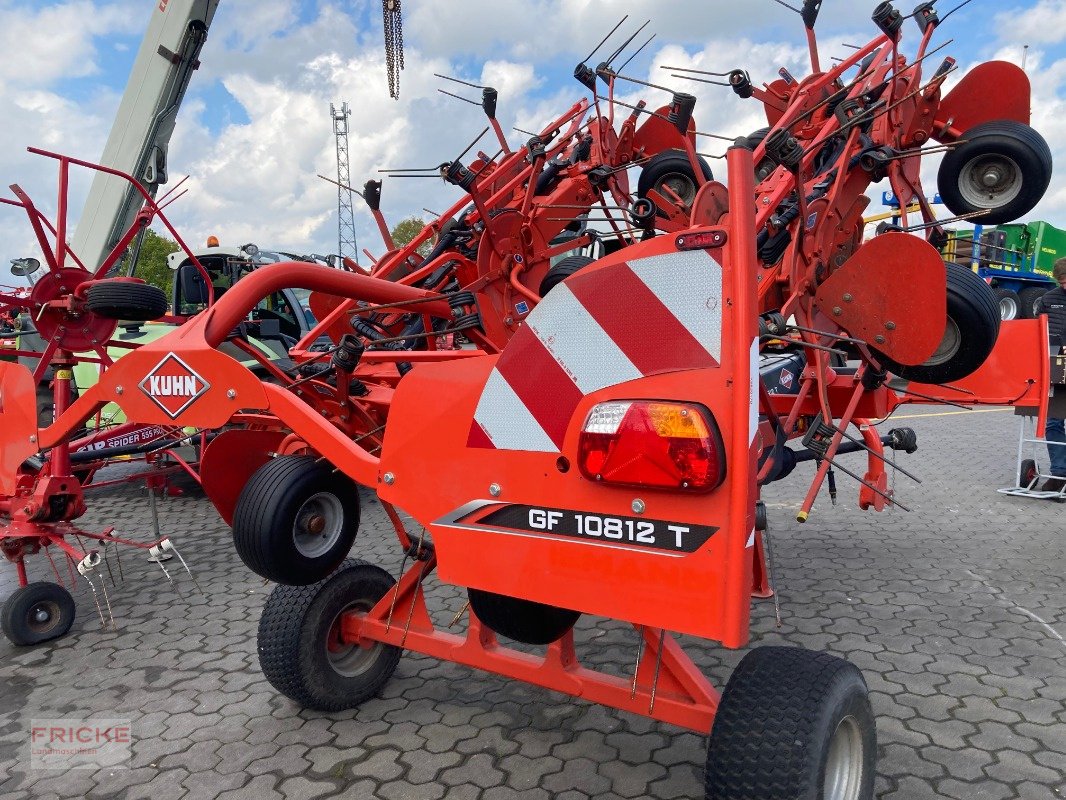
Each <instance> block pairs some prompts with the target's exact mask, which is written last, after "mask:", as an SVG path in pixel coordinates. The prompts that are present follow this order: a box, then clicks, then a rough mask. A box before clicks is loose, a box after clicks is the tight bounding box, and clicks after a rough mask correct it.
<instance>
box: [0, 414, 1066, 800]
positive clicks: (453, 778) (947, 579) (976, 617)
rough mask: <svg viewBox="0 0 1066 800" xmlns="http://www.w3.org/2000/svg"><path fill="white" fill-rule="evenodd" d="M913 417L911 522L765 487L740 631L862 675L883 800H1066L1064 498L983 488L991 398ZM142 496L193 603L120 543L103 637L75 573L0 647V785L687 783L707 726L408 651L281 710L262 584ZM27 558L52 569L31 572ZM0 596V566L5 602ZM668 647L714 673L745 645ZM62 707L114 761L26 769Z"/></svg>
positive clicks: (481, 788) (598, 791)
mask: <svg viewBox="0 0 1066 800" xmlns="http://www.w3.org/2000/svg"><path fill="white" fill-rule="evenodd" d="M912 413H920V412H918V411H915V412H912ZM901 423H902V421H901ZM908 424H912V425H913V426H914V427H915V428H917V429H918V432H919V437H920V443H921V446H922V449H921V451H920V453H919V455H917V456H914V457H909V458H908V457H906V456H904V457H903V458H905V459H907V466H908V468H909V469H911V470H912V471H916V472H917V473H918V474H919V475H920V476H921V477H922V478H923V480H924V484H923V485H922V486H920V487H914V486H913V485H910V484H909V482H906V483H905V482H904V481H903V480H902V476H900V479H899V480H897V481H896V486H897V488H898V489H900V491H901V499H902V500H903V501H904V502H905V503H909V504H910V505H912V506H913V508H914V509H915V510H914V512H913V513H911V514H906V513H904V512H901V511H898V510H893V511H889V512H886V513H883V514H880V515H878V514H873V513H865V512H862V511H859V510H858V509H857V508H856V507H855V492H854V490H853V486H852V485H851V484H850V483H849V482H848V481H849V479H847V478H846V477H844V476H843V475H841V476H840V477H839V480H840V486H841V504H840V505H839V506H837V507H836V508H832V507H830V506H829V504H828V502H823V501H821V500H820V502H819V504H818V506H816V512H815V514H814V515H813V516H812V518H811V521H810V522H808V523H807V524H806V525H799V524H797V523H796V522H795V521H794V513H795V509H796V507H797V505H798V503H799V500H800V498H801V496H802V493H803V491H804V490H805V488H806V485H807V480H808V478H809V475H810V469H809V467H803V468H801V469H800V470H798V471H797V475H794V476H792V477H791V478H790V479H789V480H787V481H784V482H781V483H778V484H776V485H774V486H772V487H770V488H769V490H768V491H767V493H766V499H767V501H768V504H769V509H770V513H771V522H772V524H773V527H774V530H775V539H774V544H775V548H776V554H777V561H778V563H777V577H778V581H779V588H780V595H781V602H782V614H783V620H784V623H783V625H782V627H781V628H776V627H775V623H774V617H773V604H772V602H768V601H758V602H757V603H756V605H755V607H754V612H753V626H752V631H753V635H752V645H753V646H755V645H759V644H773V643H780V642H789V643H792V644H797V645H802V646H805V647H810V648H824V649H827V650H830V651H833V652H835V653H838V654H840V655H843V656H846V657H847V658H850V659H851V660H852V661H854V662H855V663H856V664H857V665H858V666H859V667H860V668H861V669H862V670H863V672H864V674H865V675H866V679H867V682H868V683H869V685H870V689H871V691H872V693H873V702H874V708H875V711H876V714H877V717H878V737H879V750H880V752H879V757H880V758H879V763H878V771H879V776H878V781H877V787H878V796H879V797H881V798H883V799H884V800H924V798H933V797H946V798H960V799H964V800H980V799H981V798H996V799H997V800H998V798H1019V799H1021V800H1056V799H1058V800H1061V798H1063V797H1066V642H1064V641H1063V636H1066V610H1064V609H1066V578H1064V577H1063V576H1064V573H1066V522H1064V519H1066V506H1060V505H1055V504H1051V503H1044V502H1038V501H1027V500H1023V499H1017V498H1009V497H1005V496H1003V495H999V494H997V493H996V492H995V487H998V486H1003V485H1007V484H1008V483H1009V482H1010V481H1011V480H1012V478H1011V475H1012V473H1013V470H1014V451H1015V444H1014V443H1015V436H1016V427H1015V420H1014V419H1013V418H1012V417H1011V416H1010V415H1009V414H1008V413H1004V412H1000V411H992V412H985V413H972V414H965V413H959V414H948V415H946V416H937V417H926V416H922V417H918V418H915V419H913V420H911V422H910V423H908ZM847 458H849V459H856V457H855V456H849V457H847ZM856 463H858V464H860V465H861V459H856ZM162 508H163V510H164V517H163V525H164V529H165V530H166V532H168V533H170V534H172V535H173V537H174V540H175V541H176V542H177V543H178V544H179V547H180V548H181V550H182V553H183V554H184V555H185V557H186V558H187V559H188V560H189V562H190V564H191V566H192V567H193V569H194V571H195V573H196V576H197V579H198V581H199V583H200V585H201V586H203V587H204V589H205V590H206V592H207V596H206V597H203V596H201V595H200V594H198V593H197V592H196V589H195V587H194V586H193V584H192V582H191V581H190V580H189V579H188V577H187V576H184V575H183V574H182V575H175V582H176V588H173V589H172V588H171V586H170V585H169V584H168V582H167V580H166V579H165V578H164V577H163V575H162V573H161V572H159V570H158V569H157V568H156V567H154V566H152V565H150V564H147V563H145V562H144V560H143V556H139V555H135V554H133V553H132V552H130V551H126V553H125V554H124V557H123V571H124V573H125V578H126V579H125V581H124V583H123V584H122V585H120V586H119V587H118V588H117V589H113V590H112V592H111V602H112V605H113V607H114V610H115V617H116V620H117V623H118V629H117V630H114V631H112V630H107V631H105V630H101V624H100V620H99V618H98V617H97V615H96V610H95V607H94V605H93V601H92V597H91V594H89V593H88V591H87V589H85V588H84V587H82V588H81V589H80V590H79V591H78V592H77V599H78V614H79V618H78V620H77V621H76V622H75V626H74V630H73V632H72V634H71V635H69V636H68V637H66V638H65V639H63V640H61V641H59V642H56V643H53V644H49V645H45V646H41V647H37V648H34V649H17V648H14V647H12V646H11V645H9V644H8V643H7V642H6V641H4V642H2V643H0V800H16V799H17V798H31V797H32V798H45V797H81V796H88V797H92V798H104V797H115V798H127V799H128V800H132V799H133V798H141V797H144V798H151V800H169V799H170V798H187V799H188V800H192V799H193V798H204V799H205V800H206V799H208V798H253V800H267V799H268V798H272V797H290V798H321V797H341V796H344V797H352V798H372V797H373V798H383V799H385V800H399V798H408V799H411V800H421V799H423V798H425V800H436V798H442V797H447V798H449V800H452V799H453V798H456V799H462V798H470V800H507V799H508V798H531V799H532V800H537V799H538V798H558V799H559V800H584V799H585V798H635V797H652V798H662V799H663V800H667V799H668V798H696V797H701V796H702V795H701V794H700V791H701V789H700V787H701V785H702V775H701V773H702V764H703V760H704V746H705V743H704V739H703V738H702V737H699V736H696V735H694V734H690V733H686V732H683V731H679V730H677V729H674V728H671V727H670V726H668V725H663V724H659V723H656V722H652V721H648V720H645V719H641V718H638V717H634V716H630V715H627V714H624V713H621V712H615V711H612V710H609V709H605V708H602V707H598V706H593V705H589V704H587V703H585V702H582V701H575V700H572V699H570V698H565V697H562V696H559V695H556V694H553V693H550V692H547V691H542V690H539V689H534V688H532V687H529V686H525V685H522V684H517V683H512V682H508V681H506V680H503V679H500V678H496V677H493V676H490V675H485V674H481V673H475V672H471V671H469V670H466V669H465V668H462V667H458V666H455V665H452V664H441V663H439V662H436V661H434V660H432V659H429V658H424V657H421V656H417V655H406V656H405V657H404V658H403V659H402V661H401V662H400V666H399V669H398V670H397V673H396V675H395V677H394V678H393V680H392V682H391V683H390V684H389V685H388V686H387V687H386V689H385V691H384V693H383V695H382V697H381V698H379V699H375V700H372V701H370V702H368V703H366V704H365V705H364V706H363V707H362V708H360V709H358V710H355V711H351V712H346V713H338V714H329V715H326V714H319V713H313V712H307V711H302V710H300V709H298V708H296V707H295V706H294V705H293V704H292V703H291V702H289V701H288V700H286V699H285V698H282V697H279V696H278V695H277V694H276V693H275V692H274V691H273V689H272V688H271V687H270V686H269V685H268V684H266V682H265V681H264V680H263V679H262V677H261V675H260V674H259V668H258V663H257V659H256V655H255V629H256V625H257V622H258V617H259V609H260V607H261V605H262V603H263V600H264V598H265V596H266V594H267V593H268V592H269V590H270V587H269V586H265V585H264V584H263V583H262V581H260V580H259V579H257V578H255V577H254V576H253V575H251V574H250V573H249V572H248V571H247V570H245V569H244V567H243V566H242V565H241V564H240V563H239V561H238V560H237V559H236V557H235V556H234V554H233V551H232V548H231V546H230V544H229V541H228V539H229V533H228V531H227V530H226V528H225V527H224V526H223V525H222V524H221V523H220V522H219V520H218V518H217V516H216V515H215V513H214V511H213V509H212V508H211V506H210V504H209V503H207V502H206V501H205V500H204V499H203V498H202V497H198V496H196V495H190V496H188V497H185V498H180V499H174V500H167V501H166V502H165V503H164V504H163V506H162ZM148 520H149V516H148V513H147V504H146V501H145V500H144V497H143V494H142V493H138V492H137V491H135V490H132V489H123V490H119V491H112V492H109V493H107V494H103V493H101V494H100V495H99V496H98V498H97V500H96V502H94V503H93V504H92V510H91V511H90V514H89V515H88V517H87V519H86V525H93V524H96V525H102V524H103V523H104V522H107V523H108V524H114V525H116V527H117V529H118V531H119V532H120V533H121V534H124V535H129V536H132V537H135V538H136V537H144V538H148V536H149V528H148V525H149V522H148ZM390 535H391V534H390V529H389V527H388V525H387V523H386V522H385V520H384V517H383V515H382V513H381V510H380V507H379V506H376V505H373V504H371V505H368V507H367V513H366V517H365V523H364V528H363V530H362V532H361V533H360V537H359V540H358V541H357V547H356V552H357V553H358V554H359V555H360V556H362V557H364V558H367V559H368V560H371V561H374V562H377V563H380V564H381V565H382V566H384V567H386V568H387V569H390V570H392V571H394V572H395V571H396V570H397V569H398V567H399V558H398V556H397V553H396V552H395V549H396V548H395V547H394V546H393V542H392V540H391V539H390V538H389V537H390ZM112 563H113V562H112ZM173 564H174V562H171V564H168V568H170V569H171V572H172V573H173V572H174V571H175V570H174V568H173ZM31 572H32V573H33V574H34V575H35V576H36V577H38V578H40V579H43V578H47V577H48V575H47V572H48V564H47V561H43V560H41V559H37V560H35V561H34V562H33V563H32V565H31ZM14 585H15V579H14V570H13V569H10V568H7V567H6V566H5V567H4V568H3V569H2V570H0V595H6V594H7V593H8V592H9V591H10V590H11V589H12V588H13V587H14ZM430 597H431V603H432V604H433V606H434V608H439V609H441V611H440V615H439V617H438V619H444V620H446V619H447V618H448V616H449V615H450V614H452V613H454V611H456V610H458V608H460V607H461V604H462V594H461V592H460V590H458V589H455V588H453V587H437V588H435V589H433V590H432V591H431V592H430ZM593 624H594V623H593V621H590V620H587V619H583V620H582V621H581V622H580V623H579V633H578V645H579V652H584V653H585V654H586V655H585V660H586V661H587V662H588V663H590V664H594V665H597V666H601V667H604V668H607V669H615V670H625V669H628V668H629V667H630V665H631V663H632V658H633V655H634V641H633V635H632V633H631V631H629V630H627V629H626V626H624V625H621V624H618V623H605V622H603V621H602V620H600V621H597V622H596V623H595V629H593ZM592 633H595V635H596V641H595V643H593V644H590V645H589V647H587V648H584V649H583V648H581V643H582V641H583V640H588V639H589V638H590V634H592ZM686 646H687V648H688V649H689V651H690V652H691V653H692V654H693V656H694V658H695V660H696V661H697V663H698V664H699V665H700V667H701V668H702V669H703V670H704V671H705V672H706V673H707V674H708V675H709V676H711V677H712V679H713V680H714V681H715V682H716V683H717V684H719V685H721V684H722V683H723V682H724V681H725V679H726V678H727V677H728V674H729V672H730V670H731V668H732V667H733V666H734V665H735V664H736V663H737V662H738V661H739V659H740V657H741V656H742V655H743V653H742V652H731V651H726V650H724V649H722V648H718V647H714V646H711V645H710V644H708V643H706V642H700V641H696V640H692V641H688V642H686ZM62 716H75V717H94V716H95V717H105V716H106V717H129V718H131V719H132V726H133V734H134V739H135V742H134V745H133V757H132V761H131V763H130V765H129V767H130V768H129V769H115V768H109V769H103V770H98V771H95V772H94V771H91V770H89V771H78V772H71V773H67V774H63V773H57V772H48V771H32V770H30V769H29V768H28V766H29V765H28V757H27V752H28V743H27V737H28V726H29V722H30V720H31V719H33V718H42V717H62Z"/></svg>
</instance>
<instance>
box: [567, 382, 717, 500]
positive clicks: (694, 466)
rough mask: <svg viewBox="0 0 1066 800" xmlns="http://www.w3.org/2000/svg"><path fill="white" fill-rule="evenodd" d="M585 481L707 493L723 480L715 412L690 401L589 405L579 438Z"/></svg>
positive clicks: (632, 401) (580, 458)
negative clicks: (590, 406) (590, 408)
mask: <svg viewBox="0 0 1066 800" xmlns="http://www.w3.org/2000/svg"><path fill="white" fill-rule="evenodd" d="M578 466H579V467H580V469H581V474H582V475H584V476H585V477H586V478H588V479H589V480H593V481H599V482H602V483H610V484H622V485H627V486H646V487H654V488H661V489H682V490H686V491H692V492H707V491H710V490H711V489H714V488H715V487H716V486H718V485H719V484H721V483H722V481H723V480H724V479H725V451H724V448H723V446H722V436H721V433H720V432H719V430H718V426H717V424H715V421H714V417H713V416H712V415H711V413H710V412H709V411H708V410H707V409H705V408H704V407H702V406H699V405H695V404H693V403H672V402H662V401H657V400H615V401H611V402H608V403H599V404H598V405H596V406H594V407H593V409H592V410H591V411H590V412H589V415H588V417H587V418H586V419H585V424H584V426H582V429H581V436H580V438H579V439H578Z"/></svg>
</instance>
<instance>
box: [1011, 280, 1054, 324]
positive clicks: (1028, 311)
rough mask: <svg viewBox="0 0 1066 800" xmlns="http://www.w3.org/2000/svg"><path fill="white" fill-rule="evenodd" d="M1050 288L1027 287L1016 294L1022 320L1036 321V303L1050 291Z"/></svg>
mask: <svg viewBox="0 0 1066 800" xmlns="http://www.w3.org/2000/svg"><path fill="white" fill-rule="evenodd" d="M1051 288H1052V287H1051V286H1046V287H1045V286H1027V287H1026V288H1024V289H1022V290H1021V291H1020V292H1018V300H1019V302H1020V304H1021V317H1022V319H1036V301H1037V300H1039V299H1040V298H1041V297H1043V296H1044V295H1045V294H1047V292H1048V291H1049V290H1050V289H1051Z"/></svg>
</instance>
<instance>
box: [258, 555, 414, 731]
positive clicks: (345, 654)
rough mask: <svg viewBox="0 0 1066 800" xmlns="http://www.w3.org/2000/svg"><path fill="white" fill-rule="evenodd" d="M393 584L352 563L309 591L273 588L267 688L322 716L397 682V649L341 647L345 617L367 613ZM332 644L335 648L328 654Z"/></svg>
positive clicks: (262, 655)
mask: <svg viewBox="0 0 1066 800" xmlns="http://www.w3.org/2000/svg"><path fill="white" fill-rule="evenodd" d="M395 584H396V581H395V580H393V578H392V576H391V575H389V573H387V572H386V571H385V570H383V569H381V567H376V566H374V565H373V564H368V563H367V562H365V561H357V560H355V559H347V560H346V561H344V562H343V563H342V564H341V566H340V568H339V569H337V570H336V571H335V572H334V573H333V574H332V575H330V576H329V577H328V578H326V579H325V580H324V581H321V582H319V583H316V584H313V585H311V586H275V587H274V591H272V592H271V593H270V597H268V598H267V601H266V604H265V605H264V606H263V615H262V616H261V617H260V618H259V634H258V648H257V649H258V651H259V666H260V668H261V669H262V670H263V676H264V677H265V678H266V679H267V680H268V681H269V682H270V685H271V686H273V687H274V688H275V689H277V690H278V691H279V692H281V693H282V694H283V695H285V696H286V697H288V698H289V699H290V700H293V701H295V702H296V703H299V704H300V705H301V706H303V707H304V708H311V709H315V710H317V711H341V710H343V709H348V708H355V707H356V706H358V705H359V704H360V703H362V702H364V701H366V700H369V699H370V698H371V697H374V696H375V695H376V694H377V693H378V692H379V691H381V688H382V687H383V686H384V685H385V684H386V683H387V682H388V680H389V678H390V677H392V673H393V672H395V671H396V665H397V663H398V662H399V660H400V654H401V651H400V648H399V647H394V646H393V645H389V644H383V643H381V642H378V643H377V644H374V645H372V646H371V647H369V648H365V649H364V648H361V647H359V645H340V644H339V642H337V641H336V640H335V639H332V640H331V637H336V636H337V628H336V625H335V623H336V622H337V620H338V619H339V617H340V615H341V613H342V612H344V611H347V610H350V609H352V608H357V609H359V610H362V611H369V610H370V609H371V608H373V607H374V605H375V604H376V603H377V602H378V601H379V600H380V599H381V598H382V597H384V596H385V595H386V594H388V592H389V591H390V590H391V589H392V587H393V586H394V585H395ZM331 644H332V645H333V646H334V647H336V648H337V649H331Z"/></svg>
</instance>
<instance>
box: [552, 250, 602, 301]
mask: <svg viewBox="0 0 1066 800" xmlns="http://www.w3.org/2000/svg"><path fill="white" fill-rule="evenodd" d="M595 261H596V259H594V258H589V257H588V256H567V257H566V258H564V259H562V260H561V261H560V262H559V263H558V264H556V265H555V266H553V267H552V268H551V269H549V270H548V271H547V273H545V275H544V279H543V280H541V282H540V296H541V297H544V296H545V295H546V294H547V293H548V292H550V291H551V290H552V289H554V288H555V287H556V286H558V285H559V284H560V283H562V282H563V281H564V280H566V279H567V278H569V277H570V276H571V275H573V274H574V273H575V272H578V271H579V270H582V269H584V268H585V267H587V266H588V265H589V264H592V263H595Z"/></svg>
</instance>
